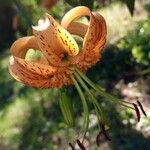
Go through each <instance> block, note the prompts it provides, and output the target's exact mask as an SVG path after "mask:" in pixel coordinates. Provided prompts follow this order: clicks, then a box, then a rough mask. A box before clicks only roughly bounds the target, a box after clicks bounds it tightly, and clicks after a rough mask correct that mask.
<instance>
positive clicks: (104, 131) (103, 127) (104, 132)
mask: <svg viewBox="0 0 150 150" xmlns="http://www.w3.org/2000/svg"><path fill="white" fill-rule="evenodd" d="M101 128H102V133H103V135H104V136H105V137H106V139H107V140H108V141H111V139H110V138H109V136H108V135H107V133H106V129H105V125H104V124H102V126H101Z"/></svg>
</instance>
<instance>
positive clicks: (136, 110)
mask: <svg viewBox="0 0 150 150" xmlns="http://www.w3.org/2000/svg"><path fill="white" fill-rule="evenodd" d="M132 104H133V106H134V108H135V112H136V115H137V121H138V122H139V121H140V118H141V115H140V111H139V108H138V107H137V105H136V104H135V103H132Z"/></svg>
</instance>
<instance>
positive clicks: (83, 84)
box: [74, 72, 104, 123]
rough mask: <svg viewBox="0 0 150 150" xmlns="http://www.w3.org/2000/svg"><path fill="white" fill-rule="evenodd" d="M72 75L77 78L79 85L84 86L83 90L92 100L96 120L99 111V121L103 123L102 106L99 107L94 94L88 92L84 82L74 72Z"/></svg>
mask: <svg viewBox="0 0 150 150" xmlns="http://www.w3.org/2000/svg"><path fill="white" fill-rule="evenodd" d="M74 75H75V76H76V78H77V79H78V81H79V83H80V84H81V86H82V87H83V88H84V90H85V91H86V92H87V93H88V95H89V96H90V98H91V99H92V100H93V101H92V102H93V104H94V107H95V110H96V113H97V117H98V120H100V118H99V115H98V114H99V113H100V116H101V122H103V123H104V112H103V111H102V108H101V107H100V105H99V103H98V102H97V100H96V98H95V97H94V95H93V94H92V93H91V92H90V90H89V89H88V87H87V86H86V84H85V83H84V82H83V80H82V78H81V77H80V76H79V75H78V74H77V73H76V72H74Z"/></svg>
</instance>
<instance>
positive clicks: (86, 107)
mask: <svg viewBox="0 0 150 150" xmlns="http://www.w3.org/2000/svg"><path fill="white" fill-rule="evenodd" d="M71 79H72V81H73V82H74V85H75V87H76V89H77V91H78V93H79V96H80V98H81V101H82V104H83V110H84V123H85V127H84V130H85V131H84V136H83V137H85V135H86V132H87V130H88V126H89V110H88V105H87V102H86V99H85V96H84V94H83V92H82V90H81V88H80V86H79V84H78V82H77V81H76V79H75V78H74V76H73V75H71Z"/></svg>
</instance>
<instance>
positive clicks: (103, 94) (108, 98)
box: [75, 68, 134, 109]
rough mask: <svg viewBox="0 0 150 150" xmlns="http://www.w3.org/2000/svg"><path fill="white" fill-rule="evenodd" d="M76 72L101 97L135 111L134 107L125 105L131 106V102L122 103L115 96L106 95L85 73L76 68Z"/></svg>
mask: <svg viewBox="0 0 150 150" xmlns="http://www.w3.org/2000/svg"><path fill="white" fill-rule="evenodd" d="M75 71H76V72H77V73H78V74H79V75H80V76H81V77H82V78H83V79H84V80H85V81H86V82H87V83H88V84H89V85H90V86H91V87H92V88H93V89H94V90H95V91H97V92H98V93H100V95H101V96H103V97H105V98H106V99H107V100H111V101H113V102H115V103H119V104H120V105H122V106H125V107H128V108H130V109H134V108H133V107H131V106H128V105H126V104H123V103H127V104H130V105H131V103H129V102H126V101H122V100H120V99H118V98H116V97H115V96H112V95H110V94H108V93H106V92H105V91H104V90H103V89H102V88H101V87H99V86H97V85H95V84H94V83H93V82H92V81H91V80H90V79H89V78H88V77H87V76H86V75H85V74H84V73H82V72H81V71H80V70H79V69H78V68H75Z"/></svg>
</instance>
